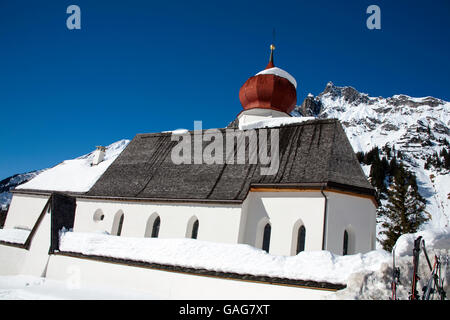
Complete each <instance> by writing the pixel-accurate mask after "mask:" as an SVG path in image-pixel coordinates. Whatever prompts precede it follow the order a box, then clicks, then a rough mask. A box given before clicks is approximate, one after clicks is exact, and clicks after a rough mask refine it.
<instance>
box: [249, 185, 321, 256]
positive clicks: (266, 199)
mask: <svg viewBox="0 0 450 320" xmlns="http://www.w3.org/2000/svg"><path fill="white" fill-rule="evenodd" d="M324 205H325V199H324V197H323V196H322V195H321V193H320V192H250V193H249V195H248V197H247V199H246V200H245V202H244V204H243V213H244V214H245V217H246V219H245V224H244V225H243V229H244V232H243V234H244V236H243V239H242V240H243V243H246V244H249V245H252V246H255V247H257V248H261V244H262V232H263V228H264V225H265V222H270V224H271V236H270V247H269V253H270V254H274V255H285V256H290V255H294V254H296V252H295V250H296V244H297V232H298V228H299V227H300V226H301V225H304V226H305V228H306V238H305V251H313V250H322V238H323V236H322V235H323V217H324Z"/></svg>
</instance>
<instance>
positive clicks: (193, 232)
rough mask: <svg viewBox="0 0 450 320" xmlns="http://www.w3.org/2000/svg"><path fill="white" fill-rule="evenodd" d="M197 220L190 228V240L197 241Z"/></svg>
mask: <svg viewBox="0 0 450 320" xmlns="http://www.w3.org/2000/svg"><path fill="white" fill-rule="evenodd" d="M198 225H199V224H198V220H195V222H194V224H193V226H192V235H191V238H192V239H197V235H198Z"/></svg>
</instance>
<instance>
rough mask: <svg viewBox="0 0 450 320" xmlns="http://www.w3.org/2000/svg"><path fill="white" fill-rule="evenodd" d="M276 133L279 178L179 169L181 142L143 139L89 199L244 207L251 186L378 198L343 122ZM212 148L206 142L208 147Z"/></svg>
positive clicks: (251, 167) (217, 168) (256, 168)
mask: <svg viewBox="0 0 450 320" xmlns="http://www.w3.org/2000/svg"><path fill="white" fill-rule="evenodd" d="M271 129H279V141H280V143H279V150H280V153H279V154H280V164H279V169H278V172H277V173H276V174H274V175H261V172H260V168H261V167H267V165H261V164H260V163H258V164H249V163H248V162H249V161H246V162H245V164H179V165H176V164H174V163H173V162H172V160H171V152H172V149H173V147H174V146H175V145H177V144H178V142H176V141H171V133H152V134H138V135H136V137H134V139H133V140H132V141H131V142H130V143H129V144H128V146H127V147H126V148H125V150H124V151H122V153H121V154H120V155H119V156H118V157H117V159H116V160H115V161H114V162H113V163H112V164H111V165H110V167H109V168H108V169H107V170H106V171H105V173H104V174H103V175H102V176H101V177H100V179H99V180H98V181H97V182H96V183H95V185H94V186H93V187H92V188H91V190H90V191H89V192H87V196H95V197H121V198H122V197H125V198H139V199H142V198H144V199H161V200H164V199H167V200H177V199H178V200H190V201H198V200H204V201H236V202H242V201H243V200H244V199H245V197H246V196H247V193H248V191H249V190H250V187H251V186H256V187H257V186H272V187H292V186H297V187H302V186H303V187H307V186H316V187H317V186H326V187H330V186H332V187H335V188H341V189H345V190H350V191H355V192H358V193H364V194H374V189H373V188H372V186H371V185H370V183H369V182H368V181H367V178H366V177H365V175H364V173H363V171H362V169H361V166H360V165H359V162H358V160H357V158H356V156H355V153H354V152H353V149H352V147H351V145H350V142H349V141H348V138H347V136H346V134H345V132H344V130H343V128H342V125H341V124H340V122H339V121H338V120H336V119H322V120H311V121H306V122H302V123H297V124H291V125H286V126H282V127H277V128H271ZM218 130H220V131H221V132H222V133H224V132H225V130H226V129H218ZM254 130H256V132H257V133H258V131H259V130H261V129H254ZM203 132H205V131H203ZM241 132H242V131H241ZM191 133H193V131H191V132H190V134H191ZM258 134H259V133H258ZM192 140H194V139H192ZM268 140H269V141H268V142H270V139H268ZM192 143H193V141H192ZM208 144H210V142H209V141H206V142H203V147H205V146H206V145H208ZM223 145H224V148H225V145H226V144H225V142H224V144H223ZM258 162H259V161H258Z"/></svg>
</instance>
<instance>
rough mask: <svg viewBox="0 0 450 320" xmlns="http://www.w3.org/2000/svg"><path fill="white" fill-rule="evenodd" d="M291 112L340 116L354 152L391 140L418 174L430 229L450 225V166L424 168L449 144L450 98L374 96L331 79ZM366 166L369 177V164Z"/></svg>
mask: <svg viewBox="0 0 450 320" xmlns="http://www.w3.org/2000/svg"><path fill="white" fill-rule="evenodd" d="M292 115H294V116H314V117H319V118H337V119H339V120H340V121H341V122H342V125H343V126H344V129H345V131H346V133H347V136H348V138H349V139H350V142H351V144H352V146H353V149H354V151H355V152H358V151H362V152H368V151H370V150H371V149H373V148H374V147H375V146H378V147H379V148H380V149H381V148H382V147H383V146H385V145H387V144H388V145H389V146H390V147H391V148H392V147H393V148H395V150H397V151H400V152H401V159H399V160H400V161H402V163H403V164H404V165H405V166H406V167H407V168H408V170H410V171H412V172H414V173H415V175H416V177H417V182H418V186H419V192H420V193H421V195H422V196H423V197H425V198H426V200H427V206H426V211H427V212H428V213H429V215H430V216H431V217H432V219H431V221H430V222H429V223H428V227H432V228H443V227H448V226H449V225H450V224H449V223H450V175H449V170H448V169H445V168H443V167H439V166H432V165H431V166H428V167H427V169H425V163H426V161H427V159H429V158H430V157H432V156H433V155H436V154H438V155H439V154H440V152H441V151H442V149H443V148H448V143H449V141H450V129H449V127H450V102H447V101H443V100H440V99H437V98H433V97H423V98H412V97H409V96H406V95H395V96H393V97H390V98H383V97H370V96H369V95H368V94H365V93H361V92H359V91H357V90H356V89H354V88H352V87H338V86H335V85H334V84H333V83H332V82H329V83H328V84H327V86H326V88H325V90H324V91H323V92H322V93H320V94H319V95H317V96H314V95H312V94H309V95H308V96H307V97H306V99H305V100H304V101H303V103H302V105H301V106H297V107H296V109H295V110H294V111H293V113H292ZM363 169H364V171H365V172H366V174H367V175H368V174H369V172H370V167H365V166H363Z"/></svg>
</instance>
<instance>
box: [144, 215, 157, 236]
mask: <svg viewBox="0 0 450 320" xmlns="http://www.w3.org/2000/svg"><path fill="white" fill-rule="evenodd" d="M160 225H161V218H160V217H159V215H158V214H157V213H156V212H155V213H153V214H152V215H151V216H150V217H149V218H148V220H147V226H146V227H145V233H144V237H145V238H149V237H152V238H158V235H159V227H160Z"/></svg>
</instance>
